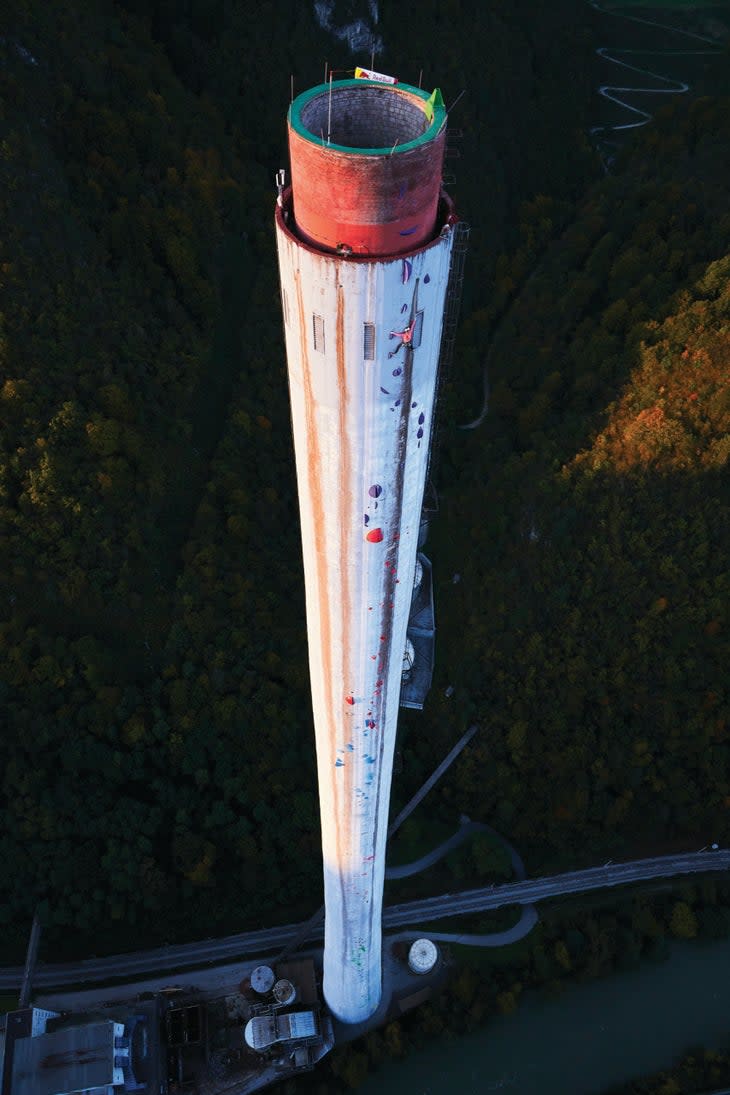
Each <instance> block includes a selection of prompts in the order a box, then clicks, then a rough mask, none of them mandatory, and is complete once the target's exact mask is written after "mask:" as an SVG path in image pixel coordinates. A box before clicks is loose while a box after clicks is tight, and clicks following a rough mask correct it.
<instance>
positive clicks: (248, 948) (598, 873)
mask: <svg viewBox="0 0 730 1095" xmlns="http://www.w3.org/2000/svg"><path fill="white" fill-rule="evenodd" d="M727 870H730V851H716V852H690V853H685V854H682V855H671V856H657V857H655V858H654V859H637V860H632V861H631V862H629V863H615V864H611V865H607V866H605V867H589V868H588V869H587V870H584V871H569V872H567V873H566V874H560V875H552V876H550V877H548V878H530V879H525V880H524V881H521V882H507V883H505V884H503V885H497V886H487V887H481V888H480V889H475V890H467V891H464V892H461V893H456V894H442V895H441V896H439V897H428V898H424V899H421V900H419V901H408V902H404V903H402V904H400V905H391V906H389V907H388V908H386V909H385V910H384V913H383V927H384V928H385V929H386V930H393V929H394V928H401V927H407V926H409V925H422V924H427V923H428V922H429V921H433V920H442V919H443V918H445V917H448V916H463V915H466V914H469V913H478V912H484V911H485V910H487V909H498V908H501V907H503V906H504V905H529V904H532V903H533V902H538V901H544V900H546V899H547V898H549V897H559V896H562V895H564V894H571V893H582V892H585V891H588V890H600V889H603V888H605V887H612V886H622V885H626V884H628V883H631V882H644V881H647V880H649V879H653V878H672V877H675V876H677V875H685V874H702V873H705V872H707V871H727ZM299 931H300V925H299V924H285V925H282V926H280V927H277V928H264V929H262V930H260V931H254V932H244V933H241V934H240V935H229V936H227V937H226V938H224V939H209V940H204V941H203V942H200V943H183V944H180V945H178V946H173V947H160V948H158V949H156V950H148V951H136V952H134V953H132V954H121V955H112V956H110V957H108V958H89V959H86V960H85V961H83V962H74V963H63V964H57V965H47V966H44V965H42V964H39V965H38V967H37V969H36V972H35V976H34V978H33V982H34V985H35V987H36V989H40V988H43V989H47V988H52V987H63V986H64V985H73V984H77V985H78V984H84V983H86V984H91V983H93V982H98V981H109V980H112V979H113V978H119V979H122V978H125V979H127V980H130V979H133V978H135V977H137V976H139V975H140V974H146V973H152V972H155V971H162V970H169V971H171V972H178V971H181V970H184V969H186V968H189V967H191V966H195V965H209V964H222V963H224V962H227V961H230V960H232V959H235V958H241V957H243V956H244V955H260V954H271V953H274V952H275V951H276V949H277V948H278V947H283V946H284V945H285V944H286V943H287V942H288V941H289V940H290V939H291V938H292V937H293V936H295V935H297V934H298V933H299ZM321 934H322V933H321V927H320V928H318V929H315V931H314V933H313V935H312V938H313V939H318V938H321ZM461 938H463V937H461ZM22 979H23V968H22V966H16V967H13V968H10V969H4V970H0V990H2V991H11V992H12V991H17V989H18V987H19V985H20V983H21V981H22Z"/></svg>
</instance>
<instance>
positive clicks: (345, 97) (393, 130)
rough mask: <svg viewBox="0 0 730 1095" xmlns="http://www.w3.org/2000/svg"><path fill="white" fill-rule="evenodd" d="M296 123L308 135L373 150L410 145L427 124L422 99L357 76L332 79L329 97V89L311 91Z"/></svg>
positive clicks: (377, 151) (378, 150) (356, 148)
mask: <svg viewBox="0 0 730 1095" xmlns="http://www.w3.org/2000/svg"><path fill="white" fill-rule="evenodd" d="M357 85H359V86H357ZM299 123H300V126H301V129H300V130H299V131H300V133H301V132H302V131H304V132H306V133H307V134H308V135H309V137H310V138H311V140H314V141H320V142H321V141H322V138H323V137H324V140H325V142H328V143H329V146H330V147H332V145H335V146H337V145H339V146H340V148H343V149H348V150H350V151H359V152H365V153H368V152H371V153H375V154H378V153H382V152H383V150H387V151H388V152H390V150H391V149H392V148H393V147H394V146H395V147H400V146H402V145H413V144H414V143H415V142H418V141H419V139H421V138H422V137H424V135H425V134H426V133H427V131H428V130H429V129H430V128H431V122H430V121H429V119H428V116H427V114H426V103H425V102H424V100H423V99H421V98H419V97H417V96H415V95H411V94H408V93H407V92H399V91H398V88H397V87H388V88H384V87H383V86H382V84H381V85H373V84H363V82H362V81H360V80H358V81H356V86H355V87H351V86H346V87H342V86H338V85H334V84H333V87H332V95H331V97H330V93H329V88H327V90H326V91H322V92H319V93H317V92H315V94H314V95H313V96H312V98H311V99H309V100H308V101H307V102H305V103H302V104H301V105H300V108H299ZM302 135H304V133H302Z"/></svg>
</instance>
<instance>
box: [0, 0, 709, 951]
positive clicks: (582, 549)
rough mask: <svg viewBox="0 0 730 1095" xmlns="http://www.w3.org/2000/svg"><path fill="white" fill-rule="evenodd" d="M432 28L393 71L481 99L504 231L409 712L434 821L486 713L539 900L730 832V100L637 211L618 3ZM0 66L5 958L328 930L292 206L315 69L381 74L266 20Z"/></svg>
mask: <svg viewBox="0 0 730 1095" xmlns="http://www.w3.org/2000/svg"><path fill="white" fill-rule="evenodd" d="M404 18H405V19H406V20H407V21H408V22H409V26H410V27H411V30H410V31H409V33H408V35H407V36H404V35H403V33H402V25H403V24H402V20H403V19H404ZM397 19H398V22H397V24H396V21H395V20H396V16H395V14H394V13H391V14H389V13H388V12H385V13H384V14H383V22H382V25H381V28H380V31H381V33H382V35H383V37H384V39H385V42H386V43H387V44H388V48H387V51H386V53H385V55H384V56H383V58H382V66H383V67H387V68H390V69H392V70H394V71H398V72H400V73H401V74H402V75H404V76H405V77H406V78H410V79H412V80H414V81H417V79H418V73H419V71H420V70H421V69H423V71H424V81H425V82H427V83H435V82H437V81H438V82H439V83H440V84H441V86H442V88H443V89H444V93H445V95H446V98H447V102H450V101H453V100H454V99H455V98H456V95H457V94H458V93H459V92H460V91H461V89H462V87H464V85H465V83H466V84H467V85H468V86H467V94H466V95H465V96H464V98H463V99H462V100H461V101H460V103H459V105H458V106H457V108H456V110H455V111H454V119H453V122H454V126H455V127H456V126H457V125H458V126H459V127H461V128H462V129H463V131H464V136H463V138H462V140H461V159H460V160H458V161H456V164H455V168H456V176H457V178H456V184H455V187H454V194H455V197H456V200H457V201H458V203H459V207H460V209H461V210H462V211H463V212H464V214H465V216H466V217H467V219H469V220H470V221H471V222H472V224H473V226H474V228H473V232H472V241H473V250H472V254H471V256H470V260H469V262H470V265H469V270H468V276H467V291H466V295H465V301H464V312H463V322H462V331H461V337H460V342H459V346H458V348H457V355H456V358H455V364H454V367H453V369H452V373H451V376H450V378H449V379H448V384H447V388H446V392H445V396H444V400H443V405H442V412H441V435H440V443H441V447H440V450H439V455H438V460H437V464H436V467H437V488H438V490H439V494H440V498H441V514H440V516H439V519H438V521H437V522H436V523H435V525H434V527H433V535H432V540H431V549H432V554H433V559H434V565H435V570H436V575H437V596H438V604H437V611H438V614H439V615H438V625H439V639H438V644H439V645H438V651H437V679H436V682H435V688H434V692H433V694H432V698H431V700H430V701H429V705H428V707H427V710H426V712H425V713H424V714H423V715H422V716H419V717H416V716H415V715H411V714H408V713H406V714H405V715H404V718H403V723H402V726H403V730H402V761H403V765H402V771H401V774H400V775H399V777H398V782H397V786H396V788H395V798H396V803H400V802H401V801H403V800H404V799H405V798H406V797H407V796H408V795H409V794H410V793H411V792H412V791H413V790H414V789H415V788H416V786H417V785H418V784H419V782H420V781H421V779H422V778H423V777H424V775H425V774H427V772H428V771H430V769H431V768H432V767H433V766H434V764H435V763H436V762H437V761H438V760H440V759H441V758H442V756H443V755H444V754H445V752H446V751H447V750H448V748H449V747H450V745H451V744H452V743H453V742H454V740H455V739H456V738H457V737H458V736H459V734H460V733H461V732H462V728H463V725H464V722H465V720H466V719H476V720H478V721H479V722H480V724H481V725H482V726H483V730H482V732H481V734H480V736H479V739H478V740H479V745H478V746H477V747H473V748H471V749H470V751H469V752H468V754H465V756H464V759H463V760H462V761H461V762H460V763H459V765H458V766H457V767H456V768H455V769H454V770H453V772H452V774H451V775H450V777H449V780H448V781H447V782H445V784H444V786H443V788H442V790H441V791H440V792H439V795H438V796H437V797H436V798H435V799H434V801H433V803H432V808H433V809H434V811H435V812H436V813H437V814H439V815H440V816H441V817H442V818H443V819H444V821H445V822H448V823H452V822H453V821H454V819H455V818H456V817H458V815H459V813H461V812H463V811H468V812H470V813H471V814H472V816H473V817H475V818H484V819H485V820H489V821H490V822H492V823H495V824H498V825H499V826H501V827H503V828H504V830H505V831H506V832H509V833H510V834H511V835H512V836H513V837H515V838H516V840H517V841H518V842H519V843H520V844H521V846H522V847H523V851H524V852H525V853H526V855H527V857H528V861H529V864H530V867H531V868H532V869H537V868H541V867H544V866H545V865H547V864H549V863H551V862H553V861H554V860H560V859H564V858H571V859H575V858H580V857H581V856H585V858H586V859H590V857H591V855H592V854H593V853H594V851H595V850H596V849H598V848H600V849H603V848H604V847H607V848H610V849H611V850H612V851H613V850H615V849H621V848H627V847H629V846H630V845H631V844H632V842H633V841H634V840H636V839H639V838H647V839H648V838H651V839H655V838H660V837H661V838H672V837H676V836H677V835H679V836H682V835H686V834H695V833H698V832H703V833H704V831H705V828H706V827H707V826H708V825H709V824H710V823H712V825H713V826H714V830H713V834H712V835H713V836H715V837H721V836H722V832H719V831H718V828H720V829H722V825H721V826H719V827H718V825H717V819H718V816H719V810H720V808H721V807H722V809H725V807H726V806H727V801H725V798H724V796H725V795H727V794H729V793H730V792H728V789H727V786H726V777H725V769H724V759H723V753H722V748H721V745H722V742H723V738H724V734H725V722H726V720H727V691H726V681H725V674H724V672H723V670H722V666H723V661H724V660H726V658H727V649H726V643H727V628H726V619H725V616H724V613H725V612H726V605H727V588H726V584H725V583H726V581H727V577H726V574H727V572H726V569H725V567H724V564H723V554H722V545H723V543H726V542H727V529H726V522H727V492H726V491H724V492H723V490H722V476H723V474H726V472H723V467H724V461H725V460H726V458H727V447H726V444H725V440H724V439H725V438H726V436H727V414H728V410H727V403H726V400H725V397H726V393H727V376H726V367H727V322H728V296H727V275H726V271H727V268H728V255H729V254H730V220H729V219H728V215H727V212H726V208H725V207H726V200H725V188H726V179H727V172H728V162H727V156H728V153H727V148H728V137H729V136H730V133H728V128H729V127H730V109H729V103H730V100H728V98H727V96H726V95H724V94H720V92H721V91H722V89H721V88H720V85H719V83H718V85H717V94H716V95H715V96H712V97H707V98H704V99H701V100H699V101H697V102H695V103H694V104H690V103H686V104H685V103H677V104H676V105H675V106H674V107H673V108H672V109H670V110H668V111H667V112H666V113H665V115H664V116H663V117H662V118H661V119H660V121H659V122H658V124H657V125H656V126H655V127H653V128H652V129H651V131H648V130H647V131H646V132H644V133H642V134H639V135H638V136H637V139H636V143H635V144H634V145H633V146H632V147H631V148H630V149H629V150H627V152H626V156H625V161H624V162H623V163H622V164H621V167H620V170H619V171H618V173H617V175H616V176H615V177H612V178H607V179H603V178H601V177H600V176H601V170H600V164H599V162H598V158H597V156H596V155H595V154H594V153H593V152H592V150H591V148H590V145H589V143H588V141H587V139H586V137H585V132H586V129H587V124H588V119H589V117H590V88H591V86H592V85H591V73H592V64H593V61H592V53H591V49H592V39H591V22H590V18H589V15H588V14H587V13H586V9H585V8H584V6H583V5H581V4H578V3H577V2H573V0H560V2H558V3H556V4H554V5H551V8H550V12H549V14H545V11H544V5H543V4H541V3H540V2H539V0H519V2H518V3H514V2H512V3H509V4H502V3H498V2H496V0H495V2H494V3H492V4H491V5H490V6H489V7H487V8H486V9H485V8H484V7H483V6H482V5H477V4H468V3H458V2H456V3H454V4H451V5H446V7H445V8H444V6H443V4H437V3H436V2H435V0H433V2H431V0H428V2H426V3H421V4H418V5H415V4H406V5H405V7H403V6H402V5H401V7H400V8H399V12H398V16H397ZM391 20H392V21H391ZM282 27H286V34H284V35H282V33H281V29H282ZM465 27H468V28H469V31H470V33H464V28H465ZM525 28H529V30H528V29H525ZM391 43H392V45H391ZM0 51H1V54H2V64H0V104H1V107H2V119H3V123H4V125H3V129H4V134H5V136H4V139H3V143H2V146H0V149H1V157H2V158H1V159H0V173H1V176H2V177H1V180H0V203H1V204H0V228H1V231H0V239H1V240H2V245H1V246H2V256H1V258H0V277H1V278H2V283H1V286H2V287H1V290H0V292H1V295H0V302H1V303H0V312H1V313H2V327H1V328H0V330H1V331H2V342H1V343H0V347H1V352H2V359H1V360H2V376H1V379H0V400H1V404H0V405H1V407H2V412H1V415H2V424H3V425H2V431H1V435H0V436H1V437H2V461H1V466H0V528H1V529H2V536H1V538H0V554H1V556H2V558H1V560H0V561H1V563H2V565H1V566H0V604H1V605H2V608H1V609H0V613H1V615H0V644H1V645H0V706H1V707H2V722H3V725H4V727H5V735H4V741H5V755H6V763H5V765H4V766H3V775H2V780H3V804H2V825H3V831H4V833H5V840H4V855H5V862H6V867H5V872H4V891H5V892H4V898H3V903H2V906H0V918H2V922H3V924H4V927H5V930H4V933H3V946H4V959H5V960H17V959H18V958H19V957H20V955H21V954H22V949H23V947H24V943H25V938H26V931H27V926H28V924H29V922H30V918H31V916H32V912H33V909H34V907H35V906H36V904H37V903H39V902H40V903H41V907H42V910H43V912H44V915H45V917H46V920H47V924H48V927H47V932H46V935H45V944H44V947H45V954H46V955H48V956H51V954H52V955H53V956H57V957H63V956H71V955H73V954H80V953H85V952H89V951H93V952H94V953H97V954H98V953H101V952H102V951H103V950H105V949H106V950H111V949H124V948H132V947H135V946H139V945H142V944H143V943H145V942H155V941H157V942H164V941H166V940H167V941H172V940H173V939H184V938H191V937H195V936H199V935H203V936H205V935H212V934H216V933H219V932H223V931H226V930H231V931H232V930H241V929H243V928H245V927H247V926H251V927H253V926H258V925H260V924H261V923H263V922H266V921H274V920H278V921H282V922H284V921H287V920H291V919H294V918H296V917H298V916H304V915H307V914H308V913H309V912H311V910H312V908H313V907H315V906H316V904H317V903H318V901H319V899H320V892H321V882H320V860H319V831H318V818H317V796H316V789H315V788H316V782H315V758H314V748H313V741H312V735H311V726H310V721H311V714H310V707H309V698H308V676H307V668H306V636H305V630H304V612H303V590H302V577H301V563H300V554H299V543H298V535H299V532H298V520H297V513H296V501H295V482H294V468H293V459H292V452H291V443H290V433H289V411H288V404H287V391H286V374H285V369H284V364H283V362H284V357H283V346H282V339H281V332H280V316H279V304H278V290H277V284H276V272H275V266H274V263H275V258H274V247H273V233H272V231H271V216H272V205H273V187H272V186H271V185H270V180H271V179H272V178H273V174H274V171H275V170H276V169H277V168H278V167H279V166H280V165H281V163H282V162H283V159H282V157H283V155H284V150H283V147H282V145H283V133H284V129H283V118H284V114H285V110H286V106H287V103H288V96H289V80H290V74H293V75H294V78H295V84H296V86H297V88H299V89H301V88H302V87H304V86H305V85H306V84H307V83H312V82H316V81H317V80H318V79H320V72H321V68H320V64H319V59H320V57H321V58H327V59H328V60H329V62H330V64H332V65H333V66H334V67H336V68H342V69H345V68H347V67H351V66H352V63H353V62H352V58H351V57H350V55H349V54H348V53H347V52H346V51H345V47H344V46H343V45H342V44H338V43H337V42H335V41H334V40H333V39H332V38H331V36H329V35H327V33H326V32H324V31H323V30H322V29H321V28H319V27H318V26H317V24H316V21H315V20H314V17H313V15H312V13H311V12H309V10H308V8H305V7H303V6H295V5H293V4H284V5H277V6H276V7H274V5H273V4H272V3H267V2H266V0H264V2H262V3H261V4H260V5H258V8H257V11H256V14H255V15H254V16H251V15H250V14H248V13H247V14H246V17H245V19H244V17H243V15H242V12H241V11H237V10H236V9H235V8H233V6H230V5H228V4H225V3H223V2H222V0H221V2H220V3H219V4H218V5H217V6H216V5H211V4H209V3H205V4H204V3H202V2H201V3H196V2H194V0H191V2H190V3H188V4H186V5H184V6H180V5H178V4H171V3H167V2H163V0H160V2H158V3H157V4H153V5H149V4H142V3H141V2H140V3H138V2H136V0H127V2H126V3H124V4H122V3H112V2H111V0H108V2H102V0H98V2H97V3H93V4H88V3H83V4H82V3H80V2H78V3H77V2H71V3H69V4H67V5H65V6H64V7H63V9H62V10H61V9H56V8H55V7H54V6H51V7H49V6H47V5H42V4H40V3H39V2H38V0H25V2H24V3H21V2H20V0H18V2H17V3H15V4H13V6H12V12H11V18H9V20H8V22H7V28H6V31H5V32H4V38H3V39H2V42H0ZM566 58H568V59H569V63H568V69H569V73H570V79H571V87H572V89H574V91H575V93H574V94H571V95H570V96H566V94H565V83H564V80H565V73H566V63H567V62H566ZM242 59H243V60H245V63H243V60H242ZM493 341H494V344H495V345H494V351H493V357H494V360H493V363H492V366H491V377H490V380H491V385H492V401H491V405H490V414H489V417H488V418H487V421H486V423H485V424H484V426H483V427H481V428H480V429H479V430H476V431H472V432H470V433H467V432H464V431H461V430H459V429H458V424H459V423H460V422H463V421H464V420H465V419H467V418H468V417H470V415H469V414H468V413H467V412H466V410H465V408H466V407H467V406H471V404H472V402H474V401H476V399H477V397H478V392H479V391H480V389H481V368H482V361H483V357H484V354H485V352H486V348H487V346H488V345H490V344H491V343H492V342H493ZM683 355H686V356H683ZM454 572H459V573H460V574H461V581H460V583H459V584H457V585H452V584H451V575H452V573H454ZM452 682H453V683H454V685H455V686H456V694H455V696H454V697H453V699H452V700H451V701H447V700H446V698H445V696H444V688H445V686H446V684H448V683H452ZM724 720H725V721H724ZM283 806H285V809H283V808H282V807H283ZM722 816H723V817H724V816H725V815H724V814H722ZM606 819H608V824H606ZM725 827H727V823H725ZM723 831H724V830H723Z"/></svg>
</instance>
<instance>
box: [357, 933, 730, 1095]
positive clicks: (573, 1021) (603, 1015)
mask: <svg viewBox="0 0 730 1095" xmlns="http://www.w3.org/2000/svg"><path fill="white" fill-rule="evenodd" d="M729 973H730V940H723V941H722V942H719V943H676V944H674V945H673V946H672V950H671V954H670V956H669V958H668V959H667V960H666V961H665V962H660V963H657V964H651V963H647V964H643V965H642V966H641V967H640V968H639V969H636V970H632V971H631V972H627V973H617V974H613V975H611V976H610V977H607V978H604V979H602V980H597V981H592V982H590V983H589V984H585V985H579V986H577V987H575V988H569V989H568V990H566V992H565V993H564V995H562V996H560V997H558V998H557V999H550V1000H546V999H541V998H540V997H539V996H537V995H531V994H527V995H526V997H525V999H524V1001H523V1003H522V1004H521V1006H520V1008H519V1009H518V1011H517V1012H516V1013H515V1014H514V1015H510V1016H500V1017H497V1018H495V1019H493V1020H491V1021H490V1022H489V1023H488V1024H487V1025H486V1026H485V1027H483V1028H482V1029H481V1030H478V1031H475V1032H473V1033H471V1034H467V1035H465V1036H464V1037H463V1038H455V1039H453V1040H446V1039H441V1040H439V1041H436V1042H434V1043H433V1044H432V1045H430V1046H429V1047H428V1048H427V1049H425V1050H422V1051H420V1052H418V1053H416V1052H413V1053H411V1054H410V1056H408V1057H407V1058H405V1060H402V1061H392V1062H389V1063H387V1064H385V1065H383V1066H382V1068H380V1069H379V1070H378V1071H377V1072H376V1073H373V1075H371V1076H370V1077H369V1078H368V1080H367V1082H366V1083H365V1084H364V1085H363V1086H362V1087H361V1088H360V1091H361V1092H362V1093H363V1095H442V1093H447V1092H448V1093H451V1092H458V1093H459V1095H484V1093H485V1092H488V1091H499V1092H500V1093H504V1095H598V1093H600V1092H602V1091H604V1090H605V1089H606V1088H608V1087H610V1086H612V1085H613V1084H618V1083H620V1082H622V1081H626V1080H628V1079H630V1078H632V1077H635V1076H639V1075H642V1074H644V1073H652V1072H657V1071H659V1070H660V1069H662V1068H664V1067H666V1066H667V1065H669V1064H670V1063H671V1062H672V1061H673V1060H676V1059H677V1058H678V1057H680V1056H681V1054H682V1053H683V1051H684V1050H686V1049H687V1048H689V1047H691V1046H697V1045H707V1046H714V1047H717V1046H719V1045H721V1044H723V1043H724V1042H725V1040H726V1039H727V1037H728V1033H729V1032H730V976H728V974H729Z"/></svg>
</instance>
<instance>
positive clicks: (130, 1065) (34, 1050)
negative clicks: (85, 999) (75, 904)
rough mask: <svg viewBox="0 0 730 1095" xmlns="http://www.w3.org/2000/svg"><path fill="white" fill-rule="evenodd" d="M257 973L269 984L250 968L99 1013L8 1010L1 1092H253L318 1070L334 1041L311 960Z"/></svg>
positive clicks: (2, 1035) (0, 1054)
mask: <svg viewBox="0 0 730 1095" xmlns="http://www.w3.org/2000/svg"><path fill="white" fill-rule="evenodd" d="M257 969H258V971H261V974H262V975H263V978H264V979H263V980H262V979H261V978H259V979H257V978H255V977H254V976H252V975H253V974H254V973H256V970H254V971H252V973H251V974H250V975H248V976H246V977H244V978H243V980H242V981H241V984H240V985H239V988H238V990H237V991H235V992H229V993H228V994H227V995H225V996H209V995H207V994H206V993H205V992H204V991H201V990H200V989H198V988H196V986H195V984H191V985H187V986H186V985H182V986H170V987H168V988H164V989H160V990H159V991H157V992H147V993H143V994H142V995H136V996H135V997H133V998H132V999H130V1000H125V1001H122V1002H116V1003H110V1004H106V1005H102V1006H100V1007H98V1008H95V1009H94V1010H93V1011H83V1012H82V1011H74V1012H70V1013H66V1012H62V1011H54V1010H49V1009H48V1008H39V1007H25V1008H20V1009H18V1010H16V1011H13V1012H9V1013H8V1014H7V1015H5V1016H2V1017H0V1069H1V1073H0V1075H1V1077H2V1085H1V1087H0V1095H81V1093H84V1095H126V1093H127V1092H136V1093H139V1095H143V1093H144V1095H181V1093H183V1092H185V1093H186V1095H220V1093H221V1092H223V1091H226V1092H228V1095H248V1093H249V1092H254V1091H259V1090H261V1089H262V1088H264V1087H267V1086H268V1085H269V1084H272V1083H276V1082H277V1081H278V1080H282V1079H286V1078H287V1077H288V1076H292V1075H295V1074H297V1073H299V1072H303V1071H307V1070H309V1069H311V1068H313V1067H314V1065H315V1064H316V1063H317V1062H318V1061H319V1060H321V1059H322V1057H324V1056H325V1054H327V1053H328V1052H329V1051H330V1050H331V1049H332V1046H333V1045H334V1034H333V1030H332V1023H331V1020H330V1018H329V1016H328V1015H327V1014H326V1012H324V1011H323V1009H322V1002H321V995H320V989H319V982H318V977H317V973H316V970H315V965H314V962H313V960H312V959H311V958H306V957H303V958H300V959H297V960H293V961H291V962H288V963H281V964H279V965H277V966H276V968H275V970H274V969H272V968H271V967H268V966H265V967H261V966H259V967H257ZM264 971H265V973H264ZM254 986H256V987H254ZM119 991H120V990H110V993H113V994H118V993H119Z"/></svg>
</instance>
